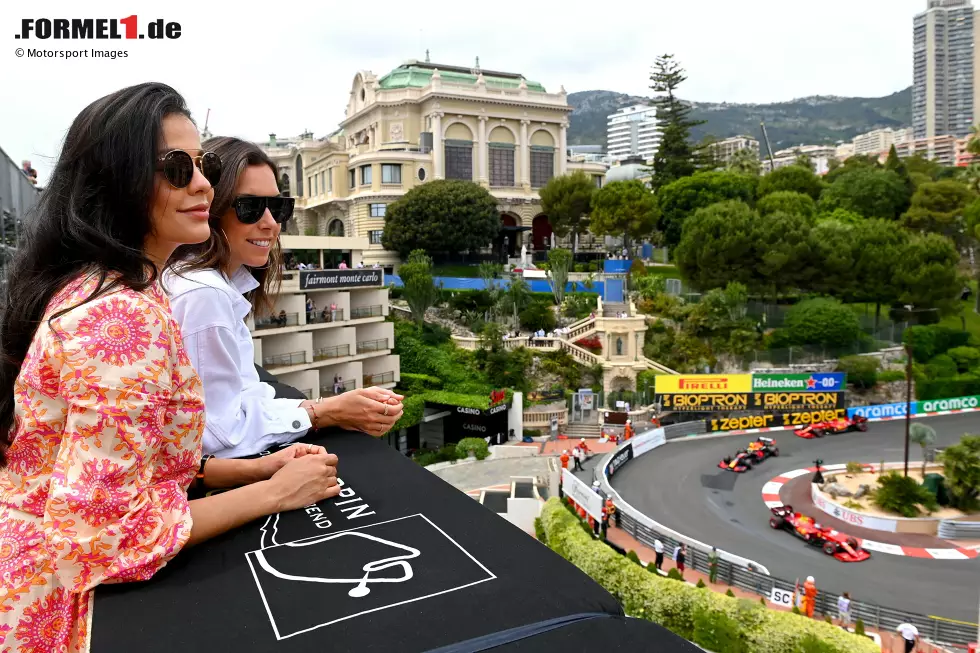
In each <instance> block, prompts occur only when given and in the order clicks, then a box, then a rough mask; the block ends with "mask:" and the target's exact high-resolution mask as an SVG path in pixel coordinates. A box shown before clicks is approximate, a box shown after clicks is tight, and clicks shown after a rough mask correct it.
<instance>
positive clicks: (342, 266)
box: [337, 261, 347, 270]
mask: <svg viewBox="0 0 980 653" xmlns="http://www.w3.org/2000/svg"><path fill="white" fill-rule="evenodd" d="M337 269H338V270H346V269H347V262H346V261H341V262H340V265H338V266H337Z"/></svg>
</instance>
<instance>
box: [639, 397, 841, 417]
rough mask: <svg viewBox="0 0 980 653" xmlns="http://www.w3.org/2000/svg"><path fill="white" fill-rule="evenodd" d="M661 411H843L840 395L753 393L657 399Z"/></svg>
mask: <svg viewBox="0 0 980 653" xmlns="http://www.w3.org/2000/svg"><path fill="white" fill-rule="evenodd" d="M657 397H658V398H659V399H660V401H661V404H662V406H663V408H664V410H671V411H677V412H692V413H721V412H731V411H746V410H758V411H765V412H768V413H782V412H786V411H789V412H793V411H813V410H829V409H836V408H843V407H844V393H843V392H753V393H733V392H729V393H705V394H694V393H689V394H662V395H657Z"/></svg>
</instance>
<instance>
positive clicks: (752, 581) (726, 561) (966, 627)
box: [597, 422, 977, 646]
mask: <svg viewBox="0 0 980 653" xmlns="http://www.w3.org/2000/svg"><path fill="white" fill-rule="evenodd" d="M697 424H698V422H687V423H684V424H674V425H672V426H668V427H665V428H664V429H663V431H664V436H665V437H664V438H663V441H662V442H660V443H652V444H651V443H646V442H644V441H643V440H642V439H641V438H643V437H644V436H647V435H648V434H647V433H644V434H642V435H641V436H638V437H636V438H633V439H632V440H630V441H629V442H626V443H624V444H622V445H620V446H619V447H617V448H616V449H615V450H613V451H611V452H609V453H607V454H606V455H605V456H604V457H603V458H602V459H601V460H600V461H599V465H598V466H597V469H598V470H599V473H598V478H599V482H600V484H601V486H602V489H603V490H604V491H605V492H606V494H607V496H609V497H611V498H612V500H613V503H615V504H616V510H617V512H618V513H619V516H620V526H621V527H622V529H623V530H624V531H626V532H627V533H629V534H630V535H632V536H633V537H634V538H636V539H637V540H638V541H640V542H642V543H643V544H644V545H646V546H648V547H650V548H651V549H652V548H653V547H654V542H655V540H660V541H661V542H662V543H663V545H664V555H665V556H667V557H670V556H671V555H672V554H673V552H674V548H675V547H676V546H677V545H678V544H680V543H681V542H684V543H686V544H687V546H688V555H687V559H686V560H685V563H686V565H687V566H688V567H691V568H692V569H696V570H698V571H702V572H704V573H708V571H709V569H708V552H709V551H710V550H711V545H710V544H705V543H704V542H699V541H698V540H695V539H693V538H690V537H687V536H686V535H683V534H682V533H678V532H677V531H675V530H673V529H670V528H667V527H666V526H664V525H662V524H660V523H658V522H656V521H654V520H653V519H651V518H650V517H649V516H647V515H645V514H643V513H642V512H640V511H639V510H637V509H636V508H634V507H633V506H631V505H630V504H629V503H627V502H626V501H625V500H624V499H623V498H622V497H621V496H620V495H619V493H618V492H616V490H615V489H613V487H612V485H610V483H609V476H610V475H609V474H607V467H608V466H609V464H610V462H612V460H613V459H614V458H617V457H618V458H619V460H620V462H619V464H618V465H616V466H615V470H614V471H613V474H615V472H616V471H618V470H620V469H622V468H623V466H624V465H626V464H628V462H629V461H630V460H632V459H633V458H636V457H638V456H637V455H633V445H634V443H636V442H637V441H638V440H639V441H640V446H639V447H637V450H638V451H640V452H641V453H639V454H638V455H643V454H645V453H649V452H650V451H652V450H654V449H657V448H658V447H660V446H662V445H664V444H666V441H667V440H671V439H674V438H679V437H684V436H686V435H692V431H691V429H692V428H693V429H697V428H698V427H697ZM700 425H701V427H700V428H701V429H702V430H701V432H702V433H703V432H704V430H703V429H704V422H700ZM671 431H672V432H671ZM648 433H652V432H648ZM650 437H652V436H650ZM627 448H629V453H626V454H624V453H623V452H624V450H626V449H627ZM718 554H719V558H720V560H719V562H718V579H719V581H721V582H726V583H728V584H729V585H733V586H735V587H739V588H741V589H743V590H747V591H749V592H755V593H756V594H758V595H759V596H764V597H768V596H770V595H771V594H772V590H773V588H779V589H781V590H785V591H788V592H792V591H793V590H794V586H795V583H792V582H790V581H786V580H783V579H781V578H776V577H774V576H771V575H770V574H769V570H768V569H766V568H765V567H764V566H762V565H760V564H758V563H756V562H754V561H752V560H749V559H747V558H743V557H741V556H738V555H735V554H734V553H730V552H728V551H723V550H722V549H718ZM645 562H652V561H649V560H648V561H645ZM838 598H839V595H838V594H834V593H832V592H827V591H825V590H820V592H819V593H818V594H817V603H816V611H817V612H819V613H820V614H825V615H831V616H836V614H837V599H838ZM851 619H852V620H857V619H861V620H862V621H863V622H864V623H865V625H866V626H868V627H873V628H874V629H875V630H879V631H882V630H884V631H889V632H893V631H894V630H895V628H897V627H898V625H899V624H901V623H906V622H907V623H911V624H914V625H915V627H916V628H918V629H919V634H920V635H921V636H922V637H925V638H927V639H929V640H931V641H933V642H936V643H939V644H950V645H957V646H964V645H966V644H969V643H971V642H975V641H977V625H976V624H972V623H966V622H961V621H952V620H947V619H941V618H937V617H931V616H926V615H921V614H916V613H913V612H906V611H904V610H896V609H894V608H888V607H884V606H880V605H875V604H873V603H865V602H863V601H858V600H855V599H852V600H851Z"/></svg>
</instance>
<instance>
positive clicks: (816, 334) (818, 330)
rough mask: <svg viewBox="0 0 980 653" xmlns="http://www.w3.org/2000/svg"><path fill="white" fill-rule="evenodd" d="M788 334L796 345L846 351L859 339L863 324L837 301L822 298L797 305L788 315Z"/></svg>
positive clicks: (807, 300) (806, 300) (804, 301)
mask: <svg viewBox="0 0 980 653" xmlns="http://www.w3.org/2000/svg"><path fill="white" fill-rule="evenodd" d="M786 330H787V332H788V335H789V338H790V340H791V341H792V344H794V345H826V346H828V347H843V346H847V345H850V344H852V343H854V341H856V340H857V339H858V336H859V335H860V334H861V323H860V322H859V321H858V317H857V315H856V314H855V313H854V311H852V310H851V309H850V308H848V307H847V306H844V305H843V304H841V303H840V302H839V301H837V300H836V299H830V298H825V297H818V298H816V299H805V300H803V301H801V302H799V303H797V304H794V305H793V307H792V308H790V309H789V310H788V311H787V312H786Z"/></svg>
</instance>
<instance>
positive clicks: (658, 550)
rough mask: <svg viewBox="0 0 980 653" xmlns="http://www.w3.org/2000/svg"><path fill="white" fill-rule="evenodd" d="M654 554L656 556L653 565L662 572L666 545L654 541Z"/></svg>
mask: <svg viewBox="0 0 980 653" xmlns="http://www.w3.org/2000/svg"><path fill="white" fill-rule="evenodd" d="M653 552H654V553H655V554H656V557H655V558H654V562H653V565H654V566H655V567H656V568H657V571H660V567H661V566H663V564H664V543H663V542H661V541H660V540H654V541H653Z"/></svg>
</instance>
